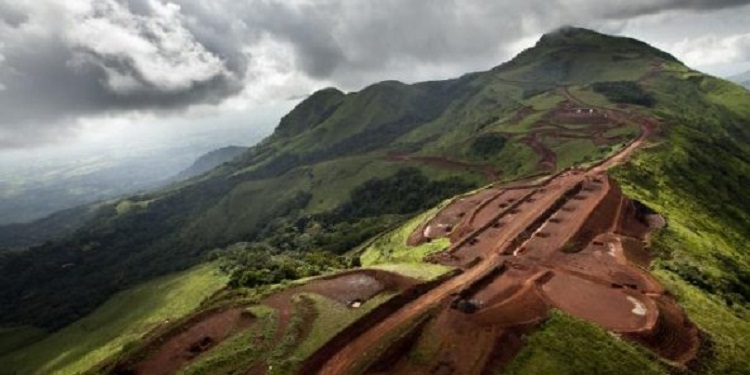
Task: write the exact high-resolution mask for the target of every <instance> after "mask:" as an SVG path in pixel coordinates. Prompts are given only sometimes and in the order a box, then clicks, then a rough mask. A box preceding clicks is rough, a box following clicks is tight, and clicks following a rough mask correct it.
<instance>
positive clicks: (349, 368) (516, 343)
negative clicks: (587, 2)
mask: <svg viewBox="0 0 750 375" xmlns="http://www.w3.org/2000/svg"><path fill="white" fill-rule="evenodd" d="M562 91H563V93H564V95H565V96H566V97H567V98H568V101H569V102H570V103H576V104H578V105H581V104H582V103H580V101H578V100H577V99H576V98H574V97H573V96H572V95H571V94H570V93H569V92H568V91H567V90H566V89H563V90H562ZM602 111H604V110H603V109H602ZM606 113H607V115H606V117H607V118H608V119H614V120H615V121H636V122H638V123H639V124H640V125H641V130H642V131H641V135H640V136H639V137H638V138H637V139H636V140H634V141H633V142H631V143H630V144H629V145H628V146H626V147H625V148H623V149H622V150H621V151H620V152H618V153H617V154H616V155H614V156H612V157H611V158H609V159H607V160H605V161H603V162H601V163H599V164H598V165H595V166H593V167H591V168H590V169H588V170H586V171H576V170H570V171H565V172H563V173H560V174H558V175H555V176H553V177H551V178H550V179H548V180H547V181H545V182H544V183H541V184H538V185H531V186H521V187H515V188H512V189H502V188H492V189H486V190H483V191H480V192H479V193H477V194H476V195H475V196H474V197H465V198H463V199H459V200H457V201H455V202H454V203H453V204H451V205H449V206H448V207H446V208H445V209H444V210H443V211H441V212H440V213H438V215H436V217H435V218H433V219H432V220H430V221H428V222H427V223H425V224H424V225H423V226H421V227H420V228H418V230H417V232H415V233H414V234H413V235H412V237H411V238H410V243H412V244H418V243H420V242H422V241H425V240H428V239H430V238H437V237H441V236H450V238H451V240H452V242H453V245H452V246H451V248H449V249H448V250H446V251H444V252H442V253H439V254H437V255H435V256H433V257H431V258H430V260H431V261H433V262H436V263H441V264H447V265H452V266H455V267H458V268H459V269H462V270H463V273H462V274H460V275H458V276H455V277H454V278H452V279H450V280H448V281H446V282H444V283H443V284H441V285H439V286H437V287H435V288H434V289H432V290H431V291H429V292H428V293H426V294H424V295H422V296H420V297H418V298H415V299H414V300H413V301H412V302H411V303H409V304H407V305H405V306H403V307H402V308H400V309H398V310H396V311H393V313H392V314H391V315H390V316H388V317H387V318H385V319H383V320H381V321H379V322H377V323H375V324H373V325H372V326H370V327H369V328H368V329H367V330H366V331H365V332H363V333H361V334H360V335H358V336H357V337H352V338H351V342H350V343H349V345H347V346H345V347H344V348H342V349H340V350H339V351H338V352H336V353H325V355H327V356H329V358H328V360H327V361H325V363H324V364H322V366H321V367H320V368H318V369H316V370H317V372H318V373H321V374H348V373H352V372H359V371H363V370H365V371H366V372H369V373H404V374H406V373H408V374H412V373H414V374H419V373H424V374H429V373H444V374H451V373H453V374H473V373H477V374H478V373H482V372H483V371H484V370H485V368H490V367H492V366H494V367H495V368H498V366H502V361H500V362H498V360H497V359H498V358H504V359H505V360H506V361H507V360H509V359H510V358H512V357H513V356H514V355H515V353H516V352H517V351H518V350H520V348H521V346H522V345H521V344H520V340H519V335H521V334H523V333H524V332H528V331H529V330H531V329H533V327H534V326H535V325H537V324H538V323H540V322H541V321H543V320H544V319H546V316H547V314H548V311H549V309H551V308H557V309H561V310H563V311H566V312H567V313H569V314H572V315H574V316H577V317H578V318H581V319H585V320H589V321H592V322H594V323H596V324H599V325H601V326H603V327H604V328H606V329H608V330H611V331H613V332H617V333H620V334H623V335H624V336H625V337H628V338H630V339H633V340H635V341H639V342H640V343H642V344H644V345H645V346H647V347H649V348H651V349H652V350H654V351H655V352H656V353H658V354H659V355H660V356H662V357H664V358H665V359H667V360H670V361H672V362H674V363H675V364H677V365H686V364H688V363H689V362H690V361H692V360H693V359H695V357H696V355H697V351H698V346H699V344H700V342H699V337H698V331H697V328H696V327H695V326H694V325H693V324H692V323H690V321H689V320H688V319H687V317H686V316H685V314H684V312H682V310H681V309H680V308H679V306H678V305H677V304H676V302H675V301H674V300H673V299H672V298H671V297H669V296H668V294H666V292H665V291H664V289H663V288H662V287H661V285H659V283H658V282H657V281H656V280H655V279H654V278H653V277H651V276H650V275H649V274H648V273H647V272H646V271H644V269H643V268H641V267H643V266H647V263H648V259H649V257H648V255H647V253H646V252H645V250H644V249H643V246H644V245H643V240H644V238H643V236H645V235H646V234H647V233H648V232H649V228H648V225H647V221H646V220H644V219H643V217H641V216H642V215H641V213H639V212H637V209H635V208H634V207H635V206H634V205H633V203H632V202H630V201H629V200H628V199H627V198H626V197H624V196H623V195H622V193H621V192H620V191H619V189H618V188H617V186H616V185H615V184H614V183H613V182H612V181H610V180H609V178H608V177H607V176H606V170H607V169H608V168H610V167H612V166H614V165H616V164H618V163H621V162H622V161H623V160H625V159H626V158H627V157H629V156H630V155H631V154H632V153H633V152H634V151H635V150H636V149H637V148H639V147H640V146H641V145H642V143H643V142H644V141H645V140H646V139H647V137H649V136H650V135H651V134H652V132H653V131H654V130H655V129H656V128H657V127H658V121H656V120H654V119H650V118H645V117H643V116H641V115H637V114H634V113H630V112H628V111H624V110H607V112H606ZM540 152H542V151H541V150H540ZM446 228H447V230H446ZM633 236H635V237H633ZM434 311H437V313H436V314H437V315H436V316H435V317H433V318H430V319H429V321H430V323H428V324H426V325H420V326H419V328H418V329H417V331H418V332H413V333H412V334H411V335H414V336H415V337H416V338H419V337H429V338H431V339H430V340H429V341H432V342H433V345H432V346H434V347H437V349H435V348H433V350H434V356H433V357H432V360H427V361H421V362H419V363H414V362H413V361H412V360H411V359H410V358H409V355H408V353H409V351H411V350H412V349H414V348H415V347H416V346H418V345H420V344H419V340H418V339H413V340H412V339H409V340H406V339H402V340H397V339H394V338H393V337H392V336H393V335H394V334H396V333H398V332H408V331H409V330H410V325H412V324H413V322H414V321H417V320H418V319H419V317H425V316H428V314H430V313H431V312H434ZM404 337H411V336H410V335H407V336H404ZM460 343H466V344H467V345H471V346H470V348H471V349H470V350H469V352H465V351H461V350H460V349H458V351H459V352H460V353H461V355H456V350H457V348H458V347H460ZM395 345H398V348H399V350H398V351H400V352H401V353H402V354H401V355H400V356H398V355H394V354H393V353H394V351H393V350H390V351H389V350H386V351H385V352H382V351H380V350H378V349H375V348H382V347H385V348H389V347H391V348H394V347H395ZM457 345H459V346H458V347H457ZM383 353H385V354H383ZM321 354H322V353H321ZM492 358H494V359H492ZM488 366H489V367H488ZM355 370H356V371H355Z"/></svg>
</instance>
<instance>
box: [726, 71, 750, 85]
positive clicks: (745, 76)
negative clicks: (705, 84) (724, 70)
mask: <svg viewBox="0 0 750 375" xmlns="http://www.w3.org/2000/svg"><path fill="white" fill-rule="evenodd" d="M727 79H728V80H730V81H732V82H734V83H737V84H739V85H741V86H744V87H745V88H747V89H750V72H745V73H741V74H737V75H734V76H731V77H729V78H727Z"/></svg>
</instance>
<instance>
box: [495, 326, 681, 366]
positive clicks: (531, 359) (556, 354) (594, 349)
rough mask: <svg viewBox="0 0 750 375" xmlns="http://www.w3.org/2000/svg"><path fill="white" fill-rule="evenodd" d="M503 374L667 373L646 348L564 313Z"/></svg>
mask: <svg viewBox="0 0 750 375" xmlns="http://www.w3.org/2000/svg"><path fill="white" fill-rule="evenodd" d="M502 373H503V374H513V375H524V374H529V375H531V374H559V375H568V374H569V375H577V374H623V373H630V374H643V375H646V374H667V372H666V371H665V370H664V369H663V368H662V367H661V366H660V365H659V364H657V363H656V362H653V361H652V360H651V358H650V356H649V354H648V353H647V352H646V351H645V349H642V348H638V347H636V346H634V345H632V344H630V343H628V342H625V341H623V340H622V339H620V338H618V337H616V336H613V335H611V334H609V333H607V331H605V330H603V329H602V328H600V327H598V326H596V325H593V324H591V323H587V322H584V321H581V320H578V319H575V318H573V317H571V316H569V315H566V314H564V313H562V312H558V311H554V312H553V313H552V316H551V317H550V319H549V320H548V321H546V322H545V323H544V325H543V326H542V327H541V328H540V329H539V330H538V331H537V332H535V333H534V334H532V335H531V336H530V337H529V339H528V341H527V344H526V346H525V347H524V349H522V350H521V352H520V353H519V354H518V356H517V357H516V358H515V359H514V360H513V361H512V362H511V363H510V364H509V365H508V366H507V367H506V368H505V369H504V371H502Z"/></svg>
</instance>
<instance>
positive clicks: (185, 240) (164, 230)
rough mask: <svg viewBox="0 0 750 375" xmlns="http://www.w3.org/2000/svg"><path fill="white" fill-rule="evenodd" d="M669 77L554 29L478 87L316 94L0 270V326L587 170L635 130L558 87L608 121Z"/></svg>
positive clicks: (663, 69)
mask: <svg viewBox="0 0 750 375" xmlns="http://www.w3.org/2000/svg"><path fill="white" fill-rule="evenodd" d="M684 74H695V75H698V74H697V73H693V72H688V71H687V70H686V69H685V68H684V67H682V66H681V64H679V63H678V62H676V61H675V60H674V58H672V57H671V56H669V55H667V54H665V53H663V52H661V51H658V50H656V49H653V48H651V47H649V46H647V45H645V44H643V43H641V42H638V41H635V40H632V39H627V38H613V37H607V36H603V35H601V34H597V33H593V32H590V31H586V30H581V29H564V30H561V31H559V32H557V33H554V34H550V35H547V36H545V37H544V38H542V40H540V42H539V43H538V44H537V46H535V47H534V48H532V49H530V50H528V51H526V52H524V53H522V54H521V55H519V56H518V57H517V58H516V59H514V60H512V61H510V62H509V63H506V64H503V65H501V66H499V67H497V68H495V69H493V70H490V71H487V72H480V73H473V74H468V75H465V76H463V77H460V78H458V79H454V80H448V81H439V82H426V83H419V84H414V85H405V84H402V83H398V82H382V83H379V84H375V85H373V86H370V87H367V88H365V89H364V90H362V91H361V92H357V93H349V94H344V93H341V92H338V91H336V90H332V89H326V90H323V91H321V92H319V93H316V94H314V95H312V96H311V97H310V98H308V99H307V100H306V101H304V102H302V103H301V104H300V105H299V106H298V107H297V108H295V109H294V110H293V111H292V112H291V113H290V114H289V115H288V116H286V117H285V118H284V120H282V123H281V124H280V125H279V128H278V130H277V132H276V133H275V134H274V135H272V136H271V137H270V138H268V139H267V140H265V141H264V142H262V143H261V144H259V145H258V146H255V147H253V148H251V149H250V150H249V151H248V152H246V153H245V154H244V155H242V156H241V157H239V158H237V159H235V160H233V161H232V162H230V163H227V164H224V165H222V166H220V167H219V168H217V169H215V170H213V171H211V172H210V173H208V174H206V175H204V176H202V177H201V178H198V179H194V180H190V181H188V182H185V183H182V184H179V185H177V186H175V187H172V188H169V189H165V190H163V191H159V192H155V193H150V194H145V195H141V196H136V197H131V198H129V199H127V200H123V201H121V202H117V203H114V204H112V205H109V206H107V207H104V208H102V209H100V210H99V212H98V213H97V215H96V217H95V218H94V219H93V220H91V221H90V222H89V223H88V224H87V225H85V226H84V227H83V228H82V229H80V230H78V231H77V232H76V233H75V234H74V235H71V236H69V237H68V238H66V239H64V240H60V241H55V242H53V243H49V244H46V245H44V246H42V247H39V248H37V249H34V250H32V251H30V252H27V253H24V254H11V255H6V256H4V257H3V258H2V259H1V260H0V267H1V268H2V272H0V285H2V286H3V288H2V290H1V291H0V302H2V303H0V306H2V307H0V316H2V323H5V324H9V323H13V324H31V325H36V326H42V327H47V328H53V329H54V328H59V327H62V326H64V325H66V324H68V323H70V322H72V321H74V320H76V319H78V318H80V317H82V316H84V315H85V314H86V313H88V312H90V311H91V310H92V309H93V308H94V307H95V306H97V305H98V304H100V303H101V302H103V301H104V300H105V299H106V298H107V297H108V296H110V295H112V294H113V293H114V292H116V291H118V290H121V289H122V288H125V287H128V286H131V285H134V284H135V283H136V282H139V281H143V280H148V279H150V278H153V277H155V276H157V275H162V274H165V273H168V272H172V271H174V270H179V269H183V268H186V267H189V266H191V265H194V264H196V263H199V262H201V261H203V259H204V254H206V253H207V252H208V251H210V250H212V249H214V248H216V247H223V246H225V245H228V244H231V243H234V242H238V241H264V242H267V243H269V244H270V245H272V246H273V247H275V248H277V249H281V250H286V249H294V250H299V251H309V250H313V249H322V250H329V251H334V252H339V253H341V252H344V251H346V250H349V249H350V248H353V247H355V246H356V245H357V244H359V243H360V242H362V241H363V240H365V239H366V238H368V237H371V236H373V235H375V234H377V233H379V232H381V231H383V230H384V229H386V228H388V227H391V226H393V225H394V224H397V223H400V222H402V221H403V220H404V219H405V218H407V217H409V216H410V215H413V214H415V213H418V212H420V211H421V210H423V209H425V208H428V207H431V206H433V205H435V204H436V203H438V202H439V201H441V200H443V199H445V198H448V197H450V196H453V195H455V194H458V193H462V192H465V191H468V190H470V189H471V188H472V187H477V186H479V185H481V184H484V183H487V182H490V181H491V180H494V179H495V178H497V177H498V176H499V177H500V178H501V179H502V180H506V181H509V180H515V179H518V178H523V177H529V176H533V175H537V174H540V173H542V174H546V173H551V172H555V171H558V170H562V169H564V168H566V167H568V166H570V165H573V164H576V163H585V162H592V161H595V160H598V159H600V158H602V157H603V156H605V155H608V154H611V153H612V152H613V151H614V150H617V149H619V148H620V147H622V146H623V145H624V144H626V143H627V142H628V141H629V140H631V139H633V138H634V137H635V135H637V134H638V125H637V124H635V123H633V122H632V121H618V122H617V126H611V125H612V124H611V122H610V121H609V120H607V119H606V118H602V117H597V116H592V118H581V117H579V116H578V115H579V114H580V113H577V112H576V111H577V110H578V109H582V108H581V106H580V105H578V106H576V105H574V104H572V103H571V102H570V100H569V98H568V97H567V96H566V92H567V91H566V90H558V86H559V85H565V86H567V90H569V91H572V92H574V93H575V94H576V95H577V96H578V97H585V98H586V100H587V101H588V102H591V103H593V104H597V105H601V106H609V107H612V108H616V107H617V106H618V104H617V103H612V102H611V100H614V101H620V102H623V103H630V102H636V103H641V104H649V103H650V102H649V101H648V100H647V99H648V98H649V95H655V93H654V92H653V91H654V88H653V87H649V86H648V85H647V83H648V79H650V78H652V77H656V76H669V77H671V76H681V75H684ZM698 76H700V75H698ZM623 82H628V83H629V84H625V83H623ZM596 83H607V84H602V85H594V84H596ZM687 84H691V85H695V84H696V83H695V82H690V81H689V82H688V83H687ZM657 99H658V97H657ZM688 99H690V98H688ZM651 104H653V103H651ZM670 105H671V104H670ZM684 105H685V104H684V103H679V106H673V105H672V106H671V107H670V108H672V111H674V112H677V111H679V108H681V107H682V106H684ZM641 107H642V108H643V109H642V110H643V111H646V110H647V109H646V108H645V107H643V106H641ZM696 118H699V117H696ZM694 120H695V119H694Z"/></svg>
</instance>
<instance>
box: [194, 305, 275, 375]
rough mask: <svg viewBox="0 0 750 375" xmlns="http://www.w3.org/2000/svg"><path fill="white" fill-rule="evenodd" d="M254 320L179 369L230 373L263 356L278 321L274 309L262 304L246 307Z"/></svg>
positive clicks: (206, 373)
mask: <svg viewBox="0 0 750 375" xmlns="http://www.w3.org/2000/svg"><path fill="white" fill-rule="evenodd" d="M248 310H250V311H251V312H252V313H253V314H254V315H255V317H256V318H257V320H256V322H254V323H253V325H252V326H251V327H250V328H248V329H247V330H245V331H243V332H241V333H239V334H237V335H234V336H232V337H230V338H229V339H227V340H225V341H223V342H222V343H221V344H219V345H218V346H216V347H215V348H213V349H211V350H210V351H209V352H208V353H206V354H204V355H202V356H200V357H198V359H197V360H196V361H195V362H193V363H191V364H190V365H188V366H187V367H185V368H184V369H182V370H181V371H180V374H184V375H209V374H210V375H214V374H231V373H236V372H237V371H238V370H247V369H249V368H252V366H253V365H254V364H256V363H257V362H258V361H260V360H262V359H263V358H265V356H266V355H267V353H268V352H269V350H270V349H272V348H271V345H273V336H274V333H275V331H276V326H277V324H278V314H277V313H276V310H274V309H272V308H270V307H267V306H263V305H258V306H253V307H250V308H248Z"/></svg>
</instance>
